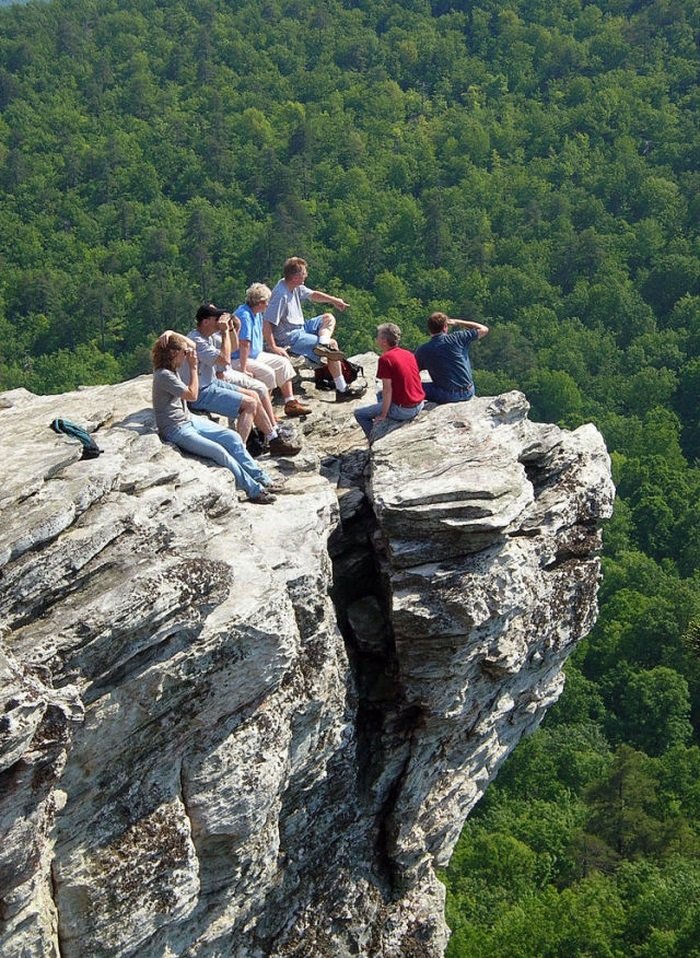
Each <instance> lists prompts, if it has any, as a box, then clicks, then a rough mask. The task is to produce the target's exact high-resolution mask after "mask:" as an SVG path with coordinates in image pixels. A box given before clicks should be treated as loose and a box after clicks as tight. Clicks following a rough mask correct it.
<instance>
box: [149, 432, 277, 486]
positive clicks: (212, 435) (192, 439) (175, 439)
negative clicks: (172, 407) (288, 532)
mask: <svg viewBox="0 0 700 958" xmlns="http://www.w3.org/2000/svg"><path fill="white" fill-rule="evenodd" d="M165 441H166V442H172V443H174V445H176V446H178V447H179V448H180V449H184V450H185V452H191V453H192V454H193V455H195V456H201V457H202V458H203V459H213V461H214V462H215V463H216V464H217V465H218V466H224V467H225V468H226V469H228V470H229V472H232V473H233V476H234V478H235V480H236V485H237V486H238V487H239V488H240V489H242V490H243V491H244V492H245V493H246V495H247V496H248V498H249V499H252V498H254V497H255V496H258V495H260V493H261V492H262V490H263V487H264V486H267V485H269V484H270V482H271V481H272V480H271V479H270V477H269V476H268V475H267V473H265V472H263V470H262V469H261V468H260V466H259V465H258V464H257V462H256V461H255V459H253V457H252V456H251V455H249V453H248V451H247V449H246V447H245V446H244V445H243V440H242V439H241V437H240V436H239V435H238V433H237V432H234V431H233V429H227V428H226V427H225V426H219V425H218V424H217V423H215V422H212V421H211V420H210V419H207V418H205V417H204V416H193V417H192V418H191V419H190V420H189V422H186V423H183V424H182V425H181V426H176V427H175V429H171V430H170V431H169V432H168V433H167V435H166V436H165Z"/></svg>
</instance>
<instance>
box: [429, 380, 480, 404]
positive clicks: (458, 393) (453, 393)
mask: <svg viewBox="0 0 700 958" xmlns="http://www.w3.org/2000/svg"><path fill="white" fill-rule="evenodd" d="M423 390H424V392H425V398H426V399H427V400H428V402H434V403H437V405H438V406H442V405H444V404H445V403H448V402H465V400H467V399H471V398H472V396H473V395H474V387H473V386H471V387H470V388H469V389H443V388H442V387H441V386H436V385H435V383H423Z"/></svg>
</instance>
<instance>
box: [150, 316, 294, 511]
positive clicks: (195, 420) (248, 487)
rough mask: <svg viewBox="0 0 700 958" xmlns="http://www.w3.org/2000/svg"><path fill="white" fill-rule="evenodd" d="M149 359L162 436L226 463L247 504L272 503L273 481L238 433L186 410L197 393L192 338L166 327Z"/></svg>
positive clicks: (192, 450) (166, 439)
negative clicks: (182, 372)
mask: <svg viewBox="0 0 700 958" xmlns="http://www.w3.org/2000/svg"><path fill="white" fill-rule="evenodd" d="M151 357H152V360H153V410H154V412H155V417H156V427H157V429H158V434H159V435H160V437H161V439H163V440H164V441H165V442H172V443H173V444H174V445H176V446H178V447H179V448H180V449H183V450H184V451H185V452H190V453H193V454H194V455H195V456H202V458H204V459H212V460H213V461H214V462H215V463H217V465H219V466H225V468H226V469H228V470H229V471H230V472H231V473H233V477H234V479H235V480H236V485H237V486H238V487H239V488H240V489H242V490H243V491H244V492H245V493H246V495H247V496H248V499H249V500H250V501H251V502H255V503H258V504H260V505H269V504H270V503H272V502H274V501H275V496H274V495H273V494H272V492H273V490H275V489H276V486H275V483H274V481H273V480H272V478H271V477H270V476H268V475H267V473H265V472H263V470H262V469H261V468H260V467H259V466H258V464H257V463H256V461H255V459H253V458H252V456H250V455H249V454H248V452H247V451H246V448H245V445H244V444H243V440H242V439H241V437H240V436H239V435H238V433H236V432H234V431H233V430H232V429H227V428H225V427H224V426H219V425H218V424H217V423H214V422H212V421H211V420H210V419H207V418H205V417H204V416H192V415H191V414H190V412H189V410H188V409H187V405H186V403H188V402H192V401H194V400H196V399H197V396H198V395H199V376H198V373H197V349H196V346H195V344H194V343H193V342H192V340H190V339H187V337H186V336H182V335H181V334H180V333H175V332H173V331H172V330H170V329H168V330H166V331H165V332H164V333H163V334H162V335H161V336H159V337H158V339H157V340H156V341H155V343H154V345H153V349H152V351H151ZM183 364H186V365H187V367H188V371H189V384H187V383H184V382H183V381H182V379H181V378H180V376H179V375H178V370H179V369H180V367H181V366H182V365H183Z"/></svg>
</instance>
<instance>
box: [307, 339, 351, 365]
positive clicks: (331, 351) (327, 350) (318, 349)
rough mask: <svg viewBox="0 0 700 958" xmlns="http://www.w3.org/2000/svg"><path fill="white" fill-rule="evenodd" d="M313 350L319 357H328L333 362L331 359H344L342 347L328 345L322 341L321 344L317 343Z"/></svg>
mask: <svg viewBox="0 0 700 958" xmlns="http://www.w3.org/2000/svg"><path fill="white" fill-rule="evenodd" d="M314 352H315V353H316V355H317V356H318V357H319V359H330V361H331V362H333V360H341V359H345V353H344V352H343V351H342V349H337V348H336V347H335V346H329V345H328V344H327V343H324V344H323V345H321V343H319V344H318V346H314Z"/></svg>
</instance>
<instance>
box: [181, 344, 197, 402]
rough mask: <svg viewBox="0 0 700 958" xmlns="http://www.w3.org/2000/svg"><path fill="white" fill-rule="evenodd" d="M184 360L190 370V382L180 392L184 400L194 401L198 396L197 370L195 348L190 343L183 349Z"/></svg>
mask: <svg viewBox="0 0 700 958" xmlns="http://www.w3.org/2000/svg"><path fill="white" fill-rule="evenodd" d="M185 362H186V363H187V365H188V366H189V370H190V384H189V386H188V387H187V389H186V391H185V392H184V393H183V394H182V398H183V399H184V400H185V402H195V401H196V399H197V397H198V396H199V372H198V370H197V349H196V347H195V345H194V343H192V345H191V346H188V347H187V349H185Z"/></svg>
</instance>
